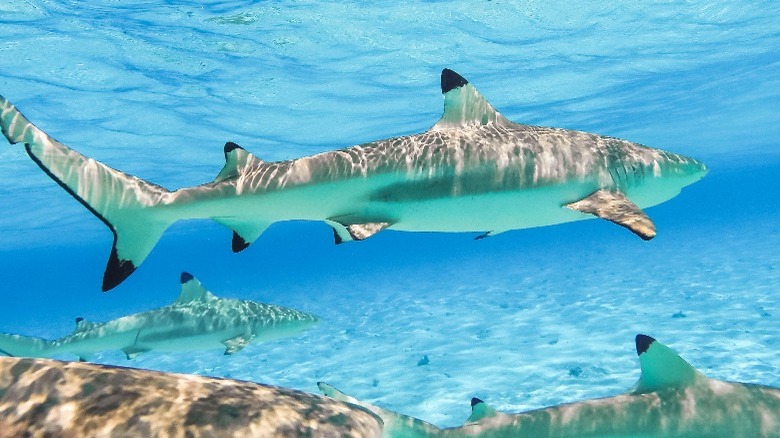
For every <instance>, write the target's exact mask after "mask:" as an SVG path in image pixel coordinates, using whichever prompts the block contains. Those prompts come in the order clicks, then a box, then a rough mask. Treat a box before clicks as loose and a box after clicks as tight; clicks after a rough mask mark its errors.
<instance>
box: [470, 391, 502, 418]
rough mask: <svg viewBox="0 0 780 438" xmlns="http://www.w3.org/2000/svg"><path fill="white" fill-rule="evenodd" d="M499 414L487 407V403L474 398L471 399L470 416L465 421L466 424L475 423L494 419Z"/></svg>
mask: <svg viewBox="0 0 780 438" xmlns="http://www.w3.org/2000/svg"><path fill="white" fill-rule="evenodd" d="M499 414H500V412H498V411H497V410H495V409H493V408H492V407H491V406H488V404H487V403H485V402H483V401H482V400H480V399H478V398H476V397H474V398H472V399H471V415H470V416H469V418H468V419H467V420H466V424H471V423H477V422H479V421H480V420H482V419H485V418H490V417H495V416H496V415H499Z"/></svg>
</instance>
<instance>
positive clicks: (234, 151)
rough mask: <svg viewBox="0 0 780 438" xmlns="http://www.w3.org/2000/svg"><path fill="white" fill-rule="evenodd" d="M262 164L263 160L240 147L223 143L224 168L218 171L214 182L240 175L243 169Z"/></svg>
mask: <svg viewBox="0 0 780 438" xmlns="http://www.w3.org/2000/svg"><path fill="white" fill-rule="evenodd" d="M261 163H263V160H261V159H259V158H257V157H255V156H254V155H252V154H250V153H249V152H247V151H246V150H245V149H244V148H242V147H241V146H239V145H237V144H235V143H233V142H232V141H229V142H227V143H225V166H224V167H222V170H220V171H219V173H218V174H217V177H216V178H214V182H222V181H225V180H227V179H230V178H235V177H237V176H238V175H240V174H241V173H242V172H243V171H244V169H246V168H247V167H251V166H254V165H258V164H261Z"/></svg>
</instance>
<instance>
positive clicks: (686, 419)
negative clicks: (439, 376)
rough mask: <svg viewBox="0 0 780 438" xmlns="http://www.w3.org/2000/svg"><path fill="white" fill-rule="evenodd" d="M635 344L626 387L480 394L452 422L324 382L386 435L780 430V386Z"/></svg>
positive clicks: (659, 435) (713, 434) (640, 340)
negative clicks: (600, 393)
mask: <svg viewBox="0 0 780 438" xmlns="http://www.w3.org/2000/svg"><path fill="white" fill-rule="evenodd" d="M636 350H637V354H638V355H639V362H640V366H641V370H642V374H641V376H640V378H639V381H638V382H637V384H636V385H635V386H634V387H633V388H631V389H630V390H629V391H628V392H627V393H625V394H620V395H616V396H613V397H606V398H601V399H592V400H585V401H581V402H575V403H568V404H562V405H558V406H552V407H548V408H542V409H536V410H532V411H527V412H521V413H518V414H505V413H501V412H499V411H497V410H496V409H494V408H492V407H490V406H488V405H487V404H486V403H485V402H483V401H482V400H480V399H477V398H474V399H472V400H471V409H472V412H471V416H470V417H469V418H468V419H467V420H466V422H465V424H464V425H463V426H460V427H453V428H446V429H441V428H438V427H436V426H435V425H433V424H430V423H427V422H425V421H423V420H420V419H417V418H414V417H410V416H406V415H403V414H399V413H396V412H393V411H389V410H386V409H383V408H380V407H378V406H373V405H371V404H368V403H365V402H361V401H359V400H357V399H355V398H353V397H351V396H349V395H346V394H344V393H343V392H341V391H339V390H338V389H336V388H334V387H333V386H331V385H329V384H327V383H324V382H320V383H318V386H319V388H320V390H321V391H322V392H323V393H324V394H325V395H328V396H330V397H333V398H335V399H336V400H340V401H345V402H349V403H353V404H357V405H360V406H363V407H365V408H367V409H370V410H371V411H373V412H374V413H376V414H377V415H379V417H381V418H382V420H383V423H384V426H383V427H384V428H383V430H382V437H383V438H437V437H441V438H461V437H480V438H514V437H534V438H575V437H601V438H629V437H654V438H663V437H669V438H671V437H676V438H683V437H686V438H690V437H709V438H719V437H722V438H727V437H728V438H739V437H743V438H759V437H764V438H773V437H780V388H774V387H769V386H763V385H757V384H749V383H737V382H726V381H721V380H716V379H711V378H708V377H706V376H705V375H704V374H702V373H701V372H699V371H698V370H696V369H695V368H693V367H692V366H691V365H690V364H688V363H687V362H686V361H685V360H684V359H682V358H681V357H680V356H679V355H678V354H677V353H675V352H674V351H673V350H671V349H670V348H669V347H667V346H665V345H663V344H661V343H660V342H658V341H656V340H655V339H653V338H651V337H649V336H646V335H641V334H640V335H637V337H636Z"/></svg>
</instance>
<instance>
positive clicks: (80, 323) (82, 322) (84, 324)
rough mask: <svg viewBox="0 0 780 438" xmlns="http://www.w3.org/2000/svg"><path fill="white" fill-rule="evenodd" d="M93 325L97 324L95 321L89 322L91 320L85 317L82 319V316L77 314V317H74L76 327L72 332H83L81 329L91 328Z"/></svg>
mask: <svg viewBox="0 0 780 438" xmlns="http://www.w3.org/2000/svg"><path fill="white" fill-rule="evenodd" d="M95 326H97V324H96V323H94V322H91V321H87V320H86V319H84V318H82V317H80V316H79V317H77V318H76V329H75V330H73V333H78V332H83V331H86V330H91V329H93V328H95Z"/></svg>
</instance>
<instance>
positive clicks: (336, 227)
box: [326, 218, 391, 245]
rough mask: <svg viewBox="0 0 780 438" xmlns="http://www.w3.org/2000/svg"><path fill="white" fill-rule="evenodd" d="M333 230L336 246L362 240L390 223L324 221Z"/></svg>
mask: <svg viewBox="0 0 780 438" xmlns="http://www.w3.org/2000/svg"><path fill="white" fill-rule="evenodd" d="M326 222H327V223H328V224H329V225H330V226H331V227H332V228H333V237H334V239H335V241H336V244H337V245H338V244H339V243H343V242H348V241H350V240H364V239H368V238H369V237H371V236H373V235H374V234H376V233H378V232H380V231H382V230H384V229H385V228H387V227H389V226H390V225H391V224H390V222H366V223H345V222H346V221H340V220H338V218H331V219H328V220H327V221H326Z"/></svg>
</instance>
